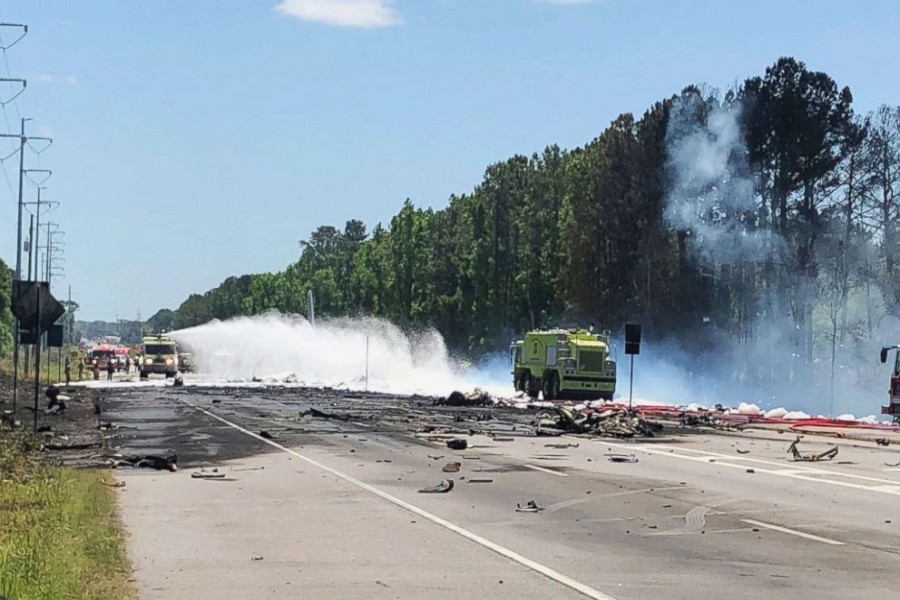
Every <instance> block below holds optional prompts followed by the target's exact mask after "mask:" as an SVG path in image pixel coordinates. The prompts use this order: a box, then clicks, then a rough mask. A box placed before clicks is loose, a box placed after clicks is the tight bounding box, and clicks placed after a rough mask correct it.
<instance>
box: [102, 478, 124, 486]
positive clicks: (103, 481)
mask: <svg viewBox="0 0 900 600" xmlns="http://www.w3.org/2000/svg"><path fill="white" fill-rule="evenodd" d="M100 483H102V484H103V485H106V486H109V487H114V488H123V487H125V482H124V481H107V480H105V479H101V480H100Z"/></svg>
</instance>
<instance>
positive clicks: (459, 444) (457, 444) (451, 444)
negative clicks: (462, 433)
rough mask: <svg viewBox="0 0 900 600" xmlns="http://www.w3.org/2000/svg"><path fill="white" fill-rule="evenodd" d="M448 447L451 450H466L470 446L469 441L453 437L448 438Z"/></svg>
mask: <svg viewBox="0 0 900 600" xmlns="http://www.w3.org/2000/svg"><path fill="white" fill-rule="evenodd" d="M447 447H448V448H450V449H451V450H465V449H466V448H468V447H469V442H467V441H466V440H464V439H461V438H453V439H452V440H447Z"/></svg>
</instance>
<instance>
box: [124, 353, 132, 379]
mask: <svg viewBox="0 0 900 600" xmlns="http://www.w3.org/2000/svg"><path fill="white" fill-rule="evenodd" d="M129 373H131V357H130V356H126V357H125V374H126V375H128V374H129Z"/></svg>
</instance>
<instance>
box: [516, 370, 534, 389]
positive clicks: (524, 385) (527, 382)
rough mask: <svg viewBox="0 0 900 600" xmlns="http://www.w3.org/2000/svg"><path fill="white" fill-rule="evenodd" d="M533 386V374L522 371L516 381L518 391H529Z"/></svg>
mask: <svg viewBox="0 0 900 600" xmlns="http://www.w3.org/2000/svg"><path fill="white" fill-rule="evenodd" d="M530 388H531V374H530V373H520V374H519V380H518V381H517V382H516V391H517V392H527V391H528V390H529V389H530Z"/></svg>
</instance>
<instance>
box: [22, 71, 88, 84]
mask: <svg viewBox="0 0 900 600" xmlns="http://www.w3.org/2000/svg"><path fill="white" fill-rule="evenodd" d="M33 79H34V81H36V82H37V83H65V84H66V85H76V84H77V83H78V78H77V77H75V76H74V75H66V76H64V77H60V76H58V75H53V74H51V73H41V74H40V75H36V76H35V77H34V78H33Z"/></svg>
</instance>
